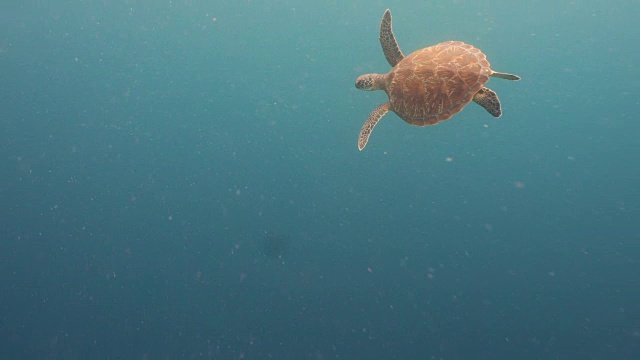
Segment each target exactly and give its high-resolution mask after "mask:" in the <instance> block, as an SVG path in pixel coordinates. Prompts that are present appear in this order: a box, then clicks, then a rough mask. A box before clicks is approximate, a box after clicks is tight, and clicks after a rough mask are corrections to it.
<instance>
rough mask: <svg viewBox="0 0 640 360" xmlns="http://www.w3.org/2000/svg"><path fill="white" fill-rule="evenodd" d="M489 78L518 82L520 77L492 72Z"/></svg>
mask: <svg viewBox="0 0 640 360" xmlns="http://www.w3.org/2000/svg"><path fill="white" fill-rule="evenodd" d="M491 76H493V77H497V78H500V79H505V80H520V76H518V75H513V74H507V73H501V72H497V71H494V72H493V73H492V74H491Z"/></svg>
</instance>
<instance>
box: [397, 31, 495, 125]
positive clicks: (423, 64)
mask: <svg viewBox="0 0 640 360" xmlns="http://www.w3.org/2000/svg"><path fill="white" fill-rule="evenodd" d="M491 73H492V71H491V69H490V67H489V62H488V61H487V57H486V55H485V54H483V53H482V51H480V50H479V49H477V48H475V47H473V46H471V45H469V44H465V43H463V42H460V41H448V42H443V43H440V44H437V45H433V46H430V47H427V48H424V49H421V50H417V51H415V52H413V53H411V54H410V55H409V56H406V57H405V58H404V59H402V61H400V62H399V63H398V64H397V65H396V66H395V67H394V68H393V69H391V71H390V72H389V73H388V74H387V78H386V89H385V91H386V92H387V95H388V96H389V101H390V103H391V109H392V110H393V111H394V112H395V113H396V114H398V116H400V117H401V118H402V119H403V120H404V121H406V122H408V123H410V124H413V125H418V126H425V125H434V124H437V123H438V122H440V121H443V120H447V119H448V118H450V117H451V116H453V115H454V114H456V113H457V112H459V111H460V110H462V108H463V107H464V106H465V105H467V104H468V103H469V102H470V101H471V100H472V99H473V96H474V95H475V94H476V93H477V92H478V90H480V89H481V88H482V87H483V85H484V84H485V83H486V82H487V81H488V80H489V75H491Z"/></svg>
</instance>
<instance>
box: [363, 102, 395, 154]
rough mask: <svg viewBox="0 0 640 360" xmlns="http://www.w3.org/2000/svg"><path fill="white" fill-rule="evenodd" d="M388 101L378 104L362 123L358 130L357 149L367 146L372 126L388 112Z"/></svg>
mask: <svg viewBox="0 0 640 360" xmlns="http://www.w3.org/2000/svg"><path fill="white" fill-rule="evenodd" d="M390 106H391V105H390V104H389V102H386V103H384V104H380V105H379V106H378V107H377V108H376V109H375V110H373V111H372V112H371V115H369V118H368V119H367V121H365V123H364V125H362V130H360V137H359V138H358V149H360V150H362V149H364V147H365V146H367V142H368V141H369V136H371V132H372V131H373V128H374V127H375V126H376V124H378V121H380V119H382V117H383V116H384V115H385V114H386V113H388V112H389V109H390Z"/></svg>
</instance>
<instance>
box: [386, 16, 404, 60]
mask: <svg viewBox="0 0 640 360" xmlns="http://www.w3.org/2000/svg"><path fill="white" fill-rule="evenodd" d="M380 45H382V51H383V52H384V57H386V58H387V61H388V62H389V65H391V66H396V64H397V63H399V62H400V60H402V59H404V55H403V54H402V51H400V46H398V42H397V41H396V37H395V36H393V30H392V29H391V11H390V10H389V9H387V11H385V12H384V15H383V16H382V22H381V23H380Z"/></svg>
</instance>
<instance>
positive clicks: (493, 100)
mask: <svg viewBox="0 0 640 360" xmlns="http://www.w3.org/2000/svg"><path fill="white" fill-rule="evenodd" d="M473 101H475V102H476V103H477V104H478V105H480V106H482V107H483V108H485V110H487V111H488V112H489V114H491V115H493V116H495V117H500V116H501V115H502V108H501V107H500V100H499V99H498V94H496V92H495V91H493V90H491V89H489V88H486V87H483V88H482V89H480V90H479V91H478V92H477V93H476V94H475V95H474V96H473Z"/></svg>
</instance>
